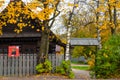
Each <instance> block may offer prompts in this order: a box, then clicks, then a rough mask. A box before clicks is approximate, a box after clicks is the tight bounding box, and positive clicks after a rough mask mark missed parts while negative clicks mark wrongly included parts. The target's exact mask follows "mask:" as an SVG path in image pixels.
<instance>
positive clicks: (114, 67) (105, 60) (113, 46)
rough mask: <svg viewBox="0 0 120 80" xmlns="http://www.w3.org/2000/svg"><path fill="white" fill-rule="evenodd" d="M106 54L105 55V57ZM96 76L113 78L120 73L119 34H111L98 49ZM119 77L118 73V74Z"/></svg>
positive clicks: (95, 67)
mask: <svg viewBox="0 0 120 80" xmlns="http://www.w3.org/2000/svg"><path fill="white" fill-rule="evenodd" d="M106 56H107V57H106ZM96 60H97V61H96V66H94V68H93V71H95V72H97V73H96V75H97V78H113V77H114V76H116V75H118V74H120V71H119V70H120V67H119V66H120V35H119V34H118V35H113V36H112V37H111V38H110V39H109V40H108V41H107V42H106V43H105V44H104V45H103V49H102V50H100V51H99V52H98V54H97V58H96ZM118 77H120V75H119V76H118Z"/></svg>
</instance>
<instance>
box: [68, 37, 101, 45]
mask: <svg viewBox="0 0 120 80" xmlns="http://www.w3.org/2000/svg"><path fill="white" fill-rule="evenodd" d="M70 44H71V46H98V45H99V42H98V39H97V38H71V39H70Z"/></svg>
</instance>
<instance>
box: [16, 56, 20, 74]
mask: <svg viewBox="0 0 120 80" xmlns="http://www.w3.org/2000/svg"><path fill="white" fill-rule="evenodd" d="M18 60H19V57H16V58H15V65H16V66H15V75H16V76H18V69H19V65H18V63H19V62H18Z"/></svg>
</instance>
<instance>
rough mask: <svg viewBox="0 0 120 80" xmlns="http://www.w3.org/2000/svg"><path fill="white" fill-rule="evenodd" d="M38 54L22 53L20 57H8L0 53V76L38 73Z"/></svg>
mask: <svg viewBox="0 0 120 80" xmlns="http://www.w3.org/2000/svg"><path fill="white" fill-rule="evenodd" d="M36 57H37V55H36V54H20V56H19V57H8V54H0V76H28V75H33V74H36V70H35V66H36V65H37V63H36V62H37V58H36Z"/></svg>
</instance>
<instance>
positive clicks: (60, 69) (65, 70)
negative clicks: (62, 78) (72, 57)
mask: <svg viewBox="0 0 120 80" xmlns="http://www.w3.org/2000/svg"><path fill="white" fill-rule="evenodd" d="M56 72H57V73H60V74H62V75H67V76H68V77H69V78H71V79H72V78H74V77H75V75H74V73H73V72H72V70H71V68H70V61H69V60H68V61H62V64H61V65H60V66H57V67H56Z"/></svg>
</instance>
